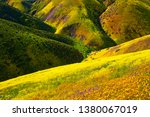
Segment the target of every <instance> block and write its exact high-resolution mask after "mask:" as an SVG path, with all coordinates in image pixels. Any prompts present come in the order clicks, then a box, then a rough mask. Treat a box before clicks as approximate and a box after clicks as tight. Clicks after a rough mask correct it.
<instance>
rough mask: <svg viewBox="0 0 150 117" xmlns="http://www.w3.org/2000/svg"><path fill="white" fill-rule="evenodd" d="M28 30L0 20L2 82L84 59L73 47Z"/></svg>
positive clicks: (0, 73) (0, 75) (0, 68)
mask: <svg viewBox="0 0 150 117" xmlns="http://www.w3.org/2000/svg"><path fill="white" fill-rule="evenodd" d="M27 29H28V28H27ZM27 29H26V27H23V26H21V25H18V24H16V23H13V22H10V21H6V20H2V19H0V55H1V56H0V81H2V80H6V79H8V78H12V77H16V76H19V75H23V74H27V73H31V72H34V71H38V70H42V69H46V68H50V67H54V66H59V65H64V64H69V63H74V62H80V61H81V60H82V59H83V56H82V54H81V53H80V52H79V51H78V50H76V49H74V48H73V47H72V46H70V45H67V44H65V43H60V42H58V41H54V40H52V39H49V38H44V37H40V36H38V35H36V34H34V33H32V31H30V30H32V29H30V30H27Z"/></svg>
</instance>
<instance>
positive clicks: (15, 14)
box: [0, 2, 55, 33]
mask: <svg viewBox="0 0 150 117" xmlns="http://www.w3.org/2000/svg"><path fill="white" fill-rule="evenodd" d="M0 18H3V19H7V20H11V21H13V22H16V23H19V24H22V25H25V26H28V27H32V28H35V29H39V30H45V31H48V32H53V33H54V32H55V29H54V28H53V27H50V26H49V25H47V24H45V23H43V22H42V21H40V20H39V19H37V18H33V17H31V16H29V15H26V14H23V13H21V12H20V11H18V10H17V9H15V8H12V7H10V6H8V5H6V4H4V3H2V2H0Z"/></svg>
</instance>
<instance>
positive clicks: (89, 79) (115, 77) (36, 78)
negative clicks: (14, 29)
mask: <svg viewBox="0 0 150 117" xmlns="http://www.w3.org/2000/svg"><path fill="white" fill-rule="evenodd" d="M149 55H150V50H144V51H140V52H135V53H130V54H125V55H118V56H114V57H108V58H105V59H99V60H94V61H89V62H83V63H78V64H72V65H66V66H61V67H56V68H52V69H48V70H44V71H39V72H36V73H33V74H29V75H25V76H20V77H17V78H14V79H11V80H8V81H5V82H1V83H0V99H150V93H149V92H150V88H149V87H150V59H149ZM118 63H119V64H118Z"/></svg>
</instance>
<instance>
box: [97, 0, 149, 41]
mask: <svg viewBox="0 0 150 117" xmlns="http://www.w3.org/2000/svg"><path fill="white" fill-rule="evenodd" d="M149 19H150V1H149V0H115V2H114V3H113V4H111V5H110V6H109V7H108V8H107V10H106V11H105V12H104V13H103V14H102V15H101V16H100V22H101V24H102V27H103V29H104V30H105V32H106V33H107V34H108V35H109V36H110V37H111V38H112V39H113V40H114V41H115V42H116V43H117V44H120V43H123V42H126V41H129V40H132V39H134V38H138V37H141V36H144V35H148V34H150V20H149Z"/></svg>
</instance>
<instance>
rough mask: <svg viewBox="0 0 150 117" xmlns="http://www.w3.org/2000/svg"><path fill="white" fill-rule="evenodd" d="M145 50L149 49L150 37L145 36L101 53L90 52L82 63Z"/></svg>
mask: <svg viewBox="0 0 150 117" xmlns="http://www.w3.org/2000/svg"><path fill="white" fill-rule="evenodd" d="M147 49H150V35H146V36H143V37H140V38H137V39H134V40H131V41H128V42H125V43H123V44H120V45H117V46H114V47H111V48H106V49H103V50H101V51H95V52H92V53H91V54H90V55H88V57H87V58H86V59H85V60H84V61H88V60H95V59H99V58H104V57H109V56H115V55H120V54H126V53H132V52H138V51H142V50H147Z"/></svg>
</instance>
